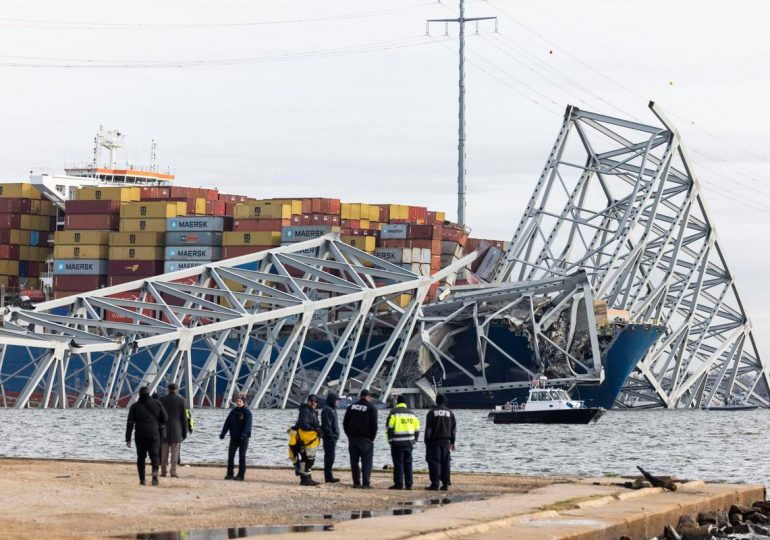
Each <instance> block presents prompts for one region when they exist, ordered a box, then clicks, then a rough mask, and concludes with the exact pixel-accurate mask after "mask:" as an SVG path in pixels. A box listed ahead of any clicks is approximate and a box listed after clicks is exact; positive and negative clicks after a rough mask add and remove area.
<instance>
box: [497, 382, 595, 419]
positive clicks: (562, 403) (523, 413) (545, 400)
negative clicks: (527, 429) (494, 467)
mask: <svg viewBox="0 0 770 540" xmlns="http://www.w3.org/2000/svg"><path fill="white" fill-rule="evenodd" d="M605 412H607V410H606V409H604V408H602V407H586V405H585V402H583V401H577V400H573V399H571V398H570V397H569V394H567V392H566V391H565V390H563V389H561V388H542V387H532V388H530V390H529V397H528V399H527V401H526V403H521V404H519V403H516V401H509V402H508V403H506V404H505V405H502V406H500V405H498V406H496V407H495V410H494V411H491V412H490V413H489V415H488V418H489V419H490V420H492V421H493V422H494V423H495V424H588V423H590V422H596V421H597V420H599V418H601V417H602V415H604V413H605Z"/></svg>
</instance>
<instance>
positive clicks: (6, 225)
mask: <svg viewBox="0 0 770 540" xmlns="http://www.w3.org/2000/svg"><path fill="white" fill-rule="evenodd" d="M21 228H22V227H21V214H0V229H21Z"/></svg>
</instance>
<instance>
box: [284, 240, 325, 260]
mask: <svg viewBox="0 0 770 540" xmlns="http://www.w3.org/2000/svg"><path fill="white" fill-rule="evenodd" d="M294 244H296V242H282V243H281V245H282V246H293V245H294ZM294 254H297V255H306V256H308V257H318V248H317V247H314V248H307V249H301V250H299V251H292V255H294Z"/></svg>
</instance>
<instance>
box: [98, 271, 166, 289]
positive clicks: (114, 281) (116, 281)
mask: <svg viewBox="0 0 770 540" xmlns="http://www.w3.org/2000/svg"><path fill="white" fill-rule="evenodd" d="M156 275H157V274H147V275H145V276H140V275H133V276H110V277H109V278H108V279H107V285H109V286H110V287H112V286H113V285H123V284H124V283H129V282H131V281H137V280H140V279H144V278H148V277H153V276H156Z"/></svg>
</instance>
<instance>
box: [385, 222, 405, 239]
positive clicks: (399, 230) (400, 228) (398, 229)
mask: <svg viewBox="0 0 770 540" xmlns="http://www.w3.org/2000/svg"><path fill="white" fill-rule="evenodd" d="M408 230H409V225H407V224H406V223H396V224H392V225H383V226H382V229H380V238H382V239H383V240H403V239H405V238H406V233H407V231H408Z"/></svg>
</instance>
